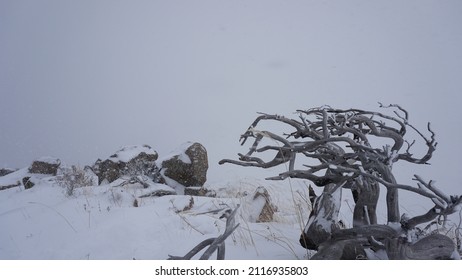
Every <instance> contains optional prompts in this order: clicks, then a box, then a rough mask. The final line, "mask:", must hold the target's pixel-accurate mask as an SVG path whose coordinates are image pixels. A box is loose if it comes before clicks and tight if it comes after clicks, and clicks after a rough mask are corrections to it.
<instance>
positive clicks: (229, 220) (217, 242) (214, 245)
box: [168, 205, 239, 260]
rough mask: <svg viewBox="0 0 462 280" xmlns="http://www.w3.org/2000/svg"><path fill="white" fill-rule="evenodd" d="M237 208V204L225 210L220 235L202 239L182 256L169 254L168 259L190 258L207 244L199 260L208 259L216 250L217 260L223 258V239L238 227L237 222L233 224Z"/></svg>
mask: <svg viewBox="0 0 462 280" xmlns="http://www.w3.org/2000/svg"><path fill="white" fill-rule="evenodd" d="M237 209H239V205H237V207H236V208H235V209H234V210H233V211H230V210H229V211H227V212H225V214H223V216H222V217H223V218H226V228H225V232H224V233H223V234H222V235H220V236H218V237H216V238H209V239H206V240H204V241H202V242H201V243H199V244H198V245H196V246H195V247H194V248H193V249H192V250H191V251H189V252H188V253H187V254H186V255H184V256H183V257H179V256H171V255H169V257H168V260H190V259H191V258H192V257H194V256H195V255H196V254H197V253H199V252H200V251H202V250H203V249H204V248H206V247H207V246H209V247H208V248H207V249H206V250H205V252H204V253H203V254H202V256H201V257H200V258H199V259H200V260H208V259H209V258H210V256H211V255H212V254H213V253H214V252H215V251H217V260H224V259H225V240H226V238H228V236H230V235H231V234H232V233H233V231H234V230H235V229H236V228H237V227H239V224H237V225H235V216H236V212H237ZM220 218H221V217H220Z"/></svg>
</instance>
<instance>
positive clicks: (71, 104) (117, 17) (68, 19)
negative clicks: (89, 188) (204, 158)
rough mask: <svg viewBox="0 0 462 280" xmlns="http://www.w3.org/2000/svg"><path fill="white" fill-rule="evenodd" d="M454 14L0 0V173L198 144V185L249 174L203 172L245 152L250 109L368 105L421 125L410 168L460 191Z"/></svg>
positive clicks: (461, 45)
mask: <svg viewBox="0 0 462 280" xmlns="http://www.w3.org/2000/svg"><path fill="white" fill-rule="evenodd" d="M461 14H462V2H461V1H456V0H455V1H428V0H411V1H394V0H391V1H388V0H387V1H357V0H353V1H276V0H258V1H220V0H214V1H212V0H210V1H204V0H198V1H180V0H175V1H47V0H44V1H32V0H31V1H29V0H26V1H16V0H15V1H13V0H5V1H1V2H0V38H1V39H0V94H1V98H0V168H1V167H16V168H21V167H25V166H28V165H29V164H30V163H31V161H32V160H33V159H35V158H38V157H41V156H54V157H57V158H60V159H61V160H62V161H63V162H65V163H66V164H80V165H85V164H92V163H93V162H94V161H95V160H96V159H97V158H106V157H108V156H109V155H111V154H112V153H113V152H115V151H116V150H118V149H119V148H120V147H122V146H126V145H133V144H148V145H151V146H152V147H153V148H154V149H155V150H157V151H158V152H159V154H160V155H161V156H162V155H165V154H168V153H169V152H170V151H171V150H174V149H175V148H176V147H178V146H179V145H180V144H182V143H183V142H186V141H198V142H200V143H202V144H203V145H204V146H205V147H206V148H207V150H208V153H209V160H210V169H209V174H208V176H209V181H210V182H213V181H216V180H223V179H233V178H238V177H241V176H249V175H255V176H257V177H258V176H260V175H258V173H257V172H256V171H255V169H249V168H242V167H237V166H231V165H224V166H219V165H218V161H219V160H220V159H222V158H237V155H236V154H237V153H238V152H246V149H247V147H241V146H240V145H239V142H238V140H239V136H240V134H241V133H243V132H244V131H245V129H246V128H247V127H248V125H249V124H250V123H251V122H252V121H253V120H254V118H255V117H257V112H267V113H278V114H282V115H286V116H289V117H290V116H294V117H296V115H292V114H293V112H294V111H295V110H297V109H307V108H311V107H317V106H321V105H324V104H328V105H331V106H334V107H340V108H345V109H346V108H350V107H356V108H361V109H367V110H379V108H378V103H377V102H383V103H384V104H388V103H397V104H400V105H401V106H403V107H404V108H406V109H407V110H408V111H409V113H410V119H411V122H412V123H413V124H414V125H415V126H416V127H418V128H421V129H422V130H423V131H425V129H426V123H427V122H428V121H430V122H431V123H432V128H433V129H434V131H435V132H436V137H437V140H438V142H439V144H438V147H437V150H436V152H435V155H434V157H433V159H432V160H431V163H432V165H431V166H426V167H425V169H422V170H423V171H422V172H423V173H421V174H422V175H423V177H424V178H425V179H435V180H436V181H437V182H438V185H439V186H440V187H441V188H443V189H445V190H449V191H448V192H449V193H461V191H460V188H459V186H460V182H461V181H462V172H461V171H462V164H461V158H462V151H461V149H460V147H459V145H460V143H461V141H460V139H461V137H462V131H461V128H462V127H461V124H460V114H459V110H460V108H462V98H461V90H462V77H461V73H462V52H461V50H462V29H461V26H462V17H461V16H460V15H461ZM406 168H408V169H406ZM402 170H403V171H402V172H403V173H405V174H406V176H407V177H409V178H410V177H412V175H413V174H414V173H416V172H417V170H418V171H419V172H420V169H415V168H414V167H409V166H408V165H407V166H404V167H403V169H402Z"/></svg>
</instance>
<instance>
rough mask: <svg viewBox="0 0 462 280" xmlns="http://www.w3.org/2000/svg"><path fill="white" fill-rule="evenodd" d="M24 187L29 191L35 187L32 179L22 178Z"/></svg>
mask: <svg viewBox="0 0 462 280" xmlns="http://www.w3.org/2000/svg"><path fill="white" fill-rule="evenodd" d="M22 185H23V186H24V189H26V190H28V189H30V188H32V187H33V186H35V183H34V182H33V180H32V178H31V177H24V178H22Z"/></svg>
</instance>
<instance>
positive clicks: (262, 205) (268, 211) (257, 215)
mask: <svg viewBox="0 0 462 280" xmlns="http://www.w3.org/2000/svg"><path fill="white" fill-rule="evenodd" d="M251 203H252V211H251V221H253V220H255V222H257V223H267V222H272V221H273V216H274V213H275V212H276V211H277V207H276V206H275V205H274V204H273V203H272V202H271V198H270V195H269V193H268V191H267V190H266V188H265V187H258V188H257V189H256V191H255V194H254V195H253V198H252V202H251Z"/></svg>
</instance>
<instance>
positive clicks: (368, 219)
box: [352, 178, 380, 227]
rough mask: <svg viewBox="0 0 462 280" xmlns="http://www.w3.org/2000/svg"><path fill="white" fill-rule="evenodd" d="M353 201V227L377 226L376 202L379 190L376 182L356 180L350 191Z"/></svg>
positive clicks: (364, 179)
mask: <svg viewBox="0 0 462 280" xmlns="http://www.w3.org/2000/svg"><path fill="white" fill-rule="evenodd" d="M352 192H353V198H354V200H355V203H356V204H355V208H354V212H353V227H360V226H364V225H375V224H377V213H376V209H377V202H378V200H379V195H380V188H379V184H378V183H377V182H373V181H371V180H368V179H366V178H363V179H362V180H357V181H356V182H355V186H354V188H353V190H352Z"/></svg>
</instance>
